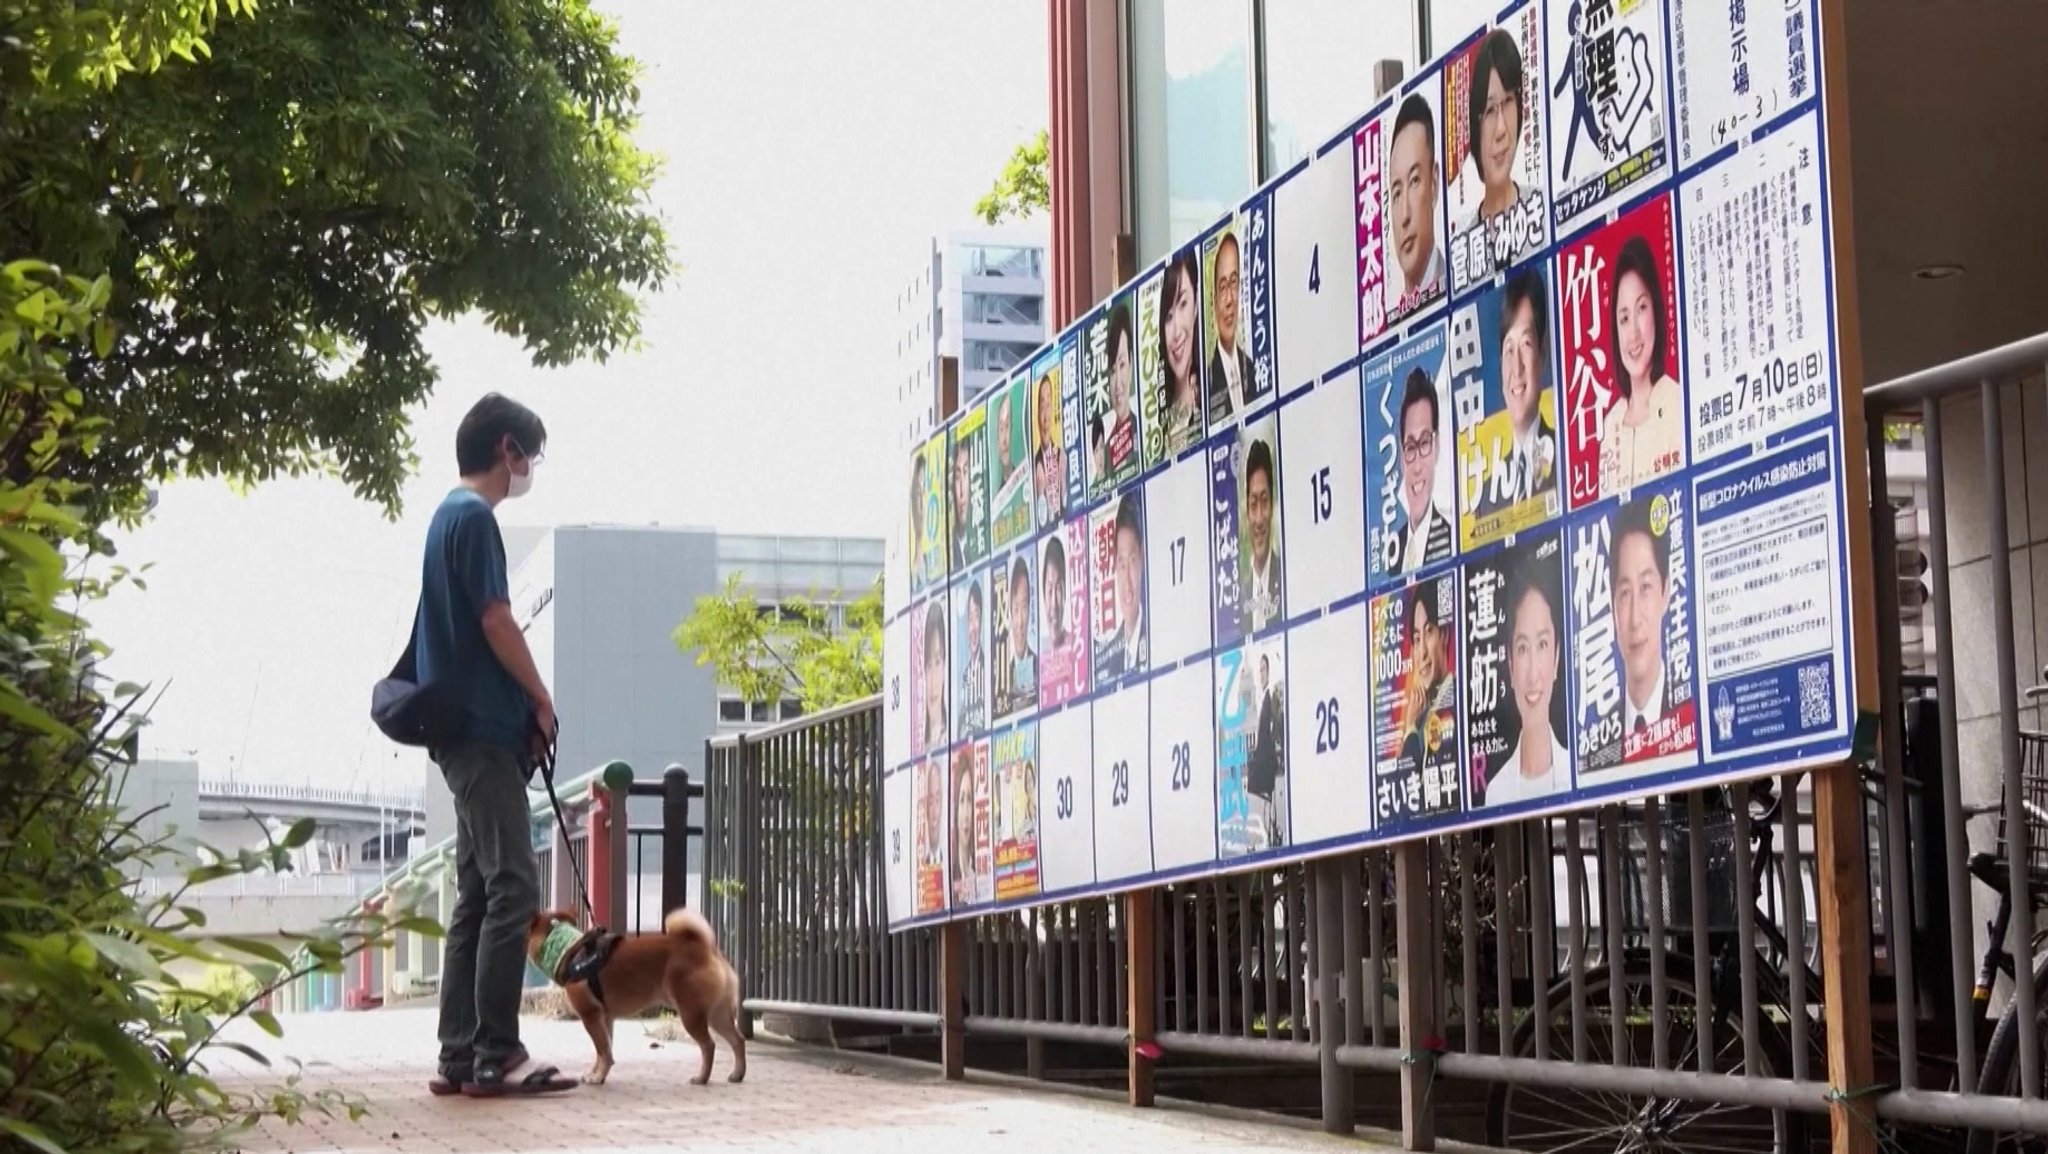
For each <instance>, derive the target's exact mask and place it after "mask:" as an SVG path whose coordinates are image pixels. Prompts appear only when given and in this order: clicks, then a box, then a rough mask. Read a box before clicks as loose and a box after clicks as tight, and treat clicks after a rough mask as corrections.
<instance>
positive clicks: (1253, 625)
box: [1232, 413, 1287, 634]
mask: <svg viewBox="0 0 2048 1154" xmlns="http://www.w3.org/2000/svg"><path fill="white" fill-rule="evenodd" d="M1232 463H1233V465H1234V467H1235V472H1236V480H1237V508H1238V512H1239V517H1240V524H1239V525H1238V531H1237V556H1236V558H1235V561H1236V564H1237V573H1238V576H1237V586H1238V589H1239V591H1240V595H1241V598H1242V602H1243V606H1244V610H1243V615H1244V628H1245V630H1246V631H1247V632H1249V633H1254V634H1257V633H1263V632H1265V631H1266V630H1268V629H1271V628H1273V627H1274V626H1277V625H1279V624H1281V623H1282V622H1284V621H1285V620H1286V619H1287V605H1286V584H1287V569H1286V566H1285V564H1284V563H1283V562H1282V560H1281V547H1280V546H1281V540H1280V538H1281V534H1280V522H1281V517H1280V419H1279V416H1278V415H1277V414H1273V413H1268V414H1267V415H1266V416H1264V417H1262V418H1260V419H1258V420H1256V421H1250V422H1247V423H1245V424H1244V425H1241V426H1239V428H1238V430H1237V445H1236V451H1235V453H1234V455H1233V461H1232Z"/></svg>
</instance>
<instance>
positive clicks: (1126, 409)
mask: <svg viewBox="0 0 2048 1154" xmlns="http://www.w3.org/2000/svg"><path fill="white" fill-rule="evenodd" d="M1136 303H1137V302H1136V298H1135V294H1133V293H1128V292H1126V293H1121V294H1119V295H1118V296H1116V297H1115V298H1114V299H1112V300H1111V302H1110V305H1109V307H1108V308H1106V309H1098V310H1096V311H1095V312H1094V313H1093V314H1091V315H1090V316H1089V317H1088V318H1087V319H1086V320H1084V321H1082V322H1081V329H1080V332H1081V380H1082V390H1083V396H1084V397H1085V398H1086V409H1087V413H1088V493H1089V496H1090V497H1091V498H1092V499H1095V500H1100V499H1101V498H1102V497H1104V496H1105V495H1107V494H1108V493H1110V492H1113V491H1114V490H1115V489H1116V487H1117V486H1119V485H1121V484H1123V483H1124V482H1126V481H1128V480H1130V479H1131V478H1132V477H1135V476H1137V475H1138V470H1139V468H1140V466H1141V465H1142V464H1143V459H1144V452H1143V438H1142V430H1141V429H1140V427H1139V424H1138V394H1137V393H1136V392H1135V390H1136V388H1137V378H1138V366H1137V360H1136V358H1137V336H1136V333H1135V331H1134V329H1133V328H1132V326H1133V324H1134V323H1135V321H1136V317H1135V316H1134V315H1133V313H1134V306H1135V304H1136Z"/></svg>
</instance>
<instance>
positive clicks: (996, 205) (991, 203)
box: [974, 128, 1052, 224]
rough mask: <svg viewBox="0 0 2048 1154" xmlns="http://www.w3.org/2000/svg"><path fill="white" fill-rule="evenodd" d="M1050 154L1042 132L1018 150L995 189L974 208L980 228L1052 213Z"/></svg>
mask: <svg viewBox="0 0 2048 1154" xmlns="http://www.w3.org/2000/svg"><path fill="white" fill-rule="evenodd" d="M1051 154H1052V136H1051V134H1050V133H1049V132H1047V130H1045V129H1043V128H1041V129H1039V130H1038V135H1037V136H1036V137H1034V138H1032V139H1031V140H1028V141H1026V142H1025V143H1023V144H1020V145H1018V146H1017V150H1016V151H1015V152H1012V153H1011V154H1010V162H1009V163H1008V164H1005V165H1004V166H1003V174H1002V175H1001V176H999V177H997V178H996V183H995V187H993V188H991V189H989V191H988V195H987V196H984V197H982V198H981V200H980V202H979V203H977V204H976V205H975V206H974V212H975V215H977V216H979V217H981V220H982V223H983V224H1001V223H1002V222H1004V221H1006V220H1019V219H1022V218H1024V217H1027V216H1030V215H1031V214H1032V213H1034V212H1047V211H1050V210H1051V209H1052V179H1051V176H1050V172H1051V163H1052V162H1051Z"/></svg>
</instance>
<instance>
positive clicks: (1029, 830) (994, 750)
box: [989, 723, 1038, 902]
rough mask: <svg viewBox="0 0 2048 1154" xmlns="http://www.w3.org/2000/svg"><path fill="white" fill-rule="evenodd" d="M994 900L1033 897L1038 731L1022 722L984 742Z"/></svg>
mask: <svg viewBox="0 0 2048 1154" xmlns="http://www.w3.org/2000/svg"><path fill="white" fill-rule="evenodd" d="M989 756H990V757H991V758H992V759H993V760H994V771H993V773H992V775H991V798H990V800H991V804H992V806H993V809H994V812H993V814H992V821H991V829H992V832H991V835H990V836H991V838H992V840H993V841H994V842H995V898H996V900H997V901H999V902H1007V901H1013V900H1015V899H1018V898H1028V897H1031V896H1033V895H1035V894H1037V893H1038V726H1037V725H1035V724H1030V723H1026V724H1023V725H1019V726H1016V727H1014V728H1012V729H1009V730H1006V731H1004V732H1003V733H1000V734H998V735H997V736H996V737H995V739H994V740H993V741H991V742H990V743H989Z"/></svg>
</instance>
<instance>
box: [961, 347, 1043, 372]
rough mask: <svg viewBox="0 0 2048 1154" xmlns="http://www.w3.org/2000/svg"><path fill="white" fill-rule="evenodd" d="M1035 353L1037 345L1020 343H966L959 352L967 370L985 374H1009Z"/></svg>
mask: <svg viewBox="0 0 2048 1154" xmlns="http://www.w3.org/2000/svg"><path fill="white" fill-rule="evenodd" d="M1037 351H1038V346H1037V345H1034V344H1026V343H1024V342H1022V341H968V342H966V348H964V349H962V350H961V352H962V354H963V356H962V359H963V360H965V361H966V362H967V367H968V368H970V369H977V370H980V371H981V372H987V373H1006V372H1009V371H1010V370H1011V369H1012V368H1015V367H1016V366H1017V365H1018V364H1019V363H1020V362H1022V361H1023V360H1024V359H1025V358H1026V357H1029V356H1030V355H1031V354H1032V353H1035V352H1037Z"/></svg>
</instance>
